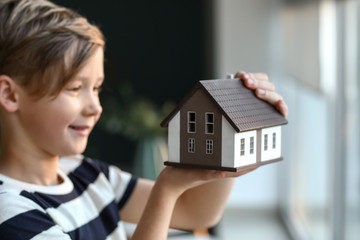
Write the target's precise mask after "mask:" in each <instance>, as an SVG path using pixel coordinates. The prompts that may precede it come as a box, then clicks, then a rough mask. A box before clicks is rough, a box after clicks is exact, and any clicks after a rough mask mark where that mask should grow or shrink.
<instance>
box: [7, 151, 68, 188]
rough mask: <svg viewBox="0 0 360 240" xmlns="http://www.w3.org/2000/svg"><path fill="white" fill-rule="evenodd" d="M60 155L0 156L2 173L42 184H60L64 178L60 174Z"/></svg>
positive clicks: (20, 179) (24, 180)
mask: <svg viewBox="0 0 360 240" xmlns="http://www.w3.org/2000/svg"><path fill="white" fill-rule="evenodd" d="M58 159H59V157H58V156H55V157H53V158H50V159H37V160H35V161H34V160H30V159H25V160H23V159H16V160H15V159H13V158H7V157H6V155H4V154H2V155H1V156H0V173H1V174H4V175H6V176H8V177H10V178H13V179H16V180H19V181H23V182H27V183H31V184H36V185H41V186H53V185H57V184H60V183H61V182H62V179H61V178H60V177H59V175H58Z"/></svg>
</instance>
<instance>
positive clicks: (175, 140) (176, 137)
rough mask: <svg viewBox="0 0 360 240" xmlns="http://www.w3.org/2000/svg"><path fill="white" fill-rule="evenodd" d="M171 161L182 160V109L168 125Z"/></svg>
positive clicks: (177, 161)
mask: <svg viewBox="0 0 360 240" xmlns="http://www.w3.org/2000/svg"><path fill="white" fill-rule="evenodd" d="M168 146H169V161H170V162H176V163H179V162H180V111H179V112H177V113H176V114H175V116H174V117H173V118H172V119H171V120H170V122H169V127H168Z"/></svg>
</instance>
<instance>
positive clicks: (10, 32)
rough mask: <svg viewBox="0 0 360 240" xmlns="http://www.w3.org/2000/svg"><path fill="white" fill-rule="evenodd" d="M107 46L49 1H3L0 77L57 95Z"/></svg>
mask: <svg viewBox="0 0 360 240" xmlns="http://www.w3.org/2000/svg"><path fill="white" fill-rule="evenodd" d="M104 45H105V41H104V37H103V35H102V33H101V31H100V30H99V29H98V28H97V27H96V26H94V25H92V24H90V23H89V22H88V21H87V20H86V19H85V18H84V17H82V16H80V15H79V14H77V13H76V12H74V11H72V10H70V9H67V8H63V7H60V6H57V5H55V4H53V3H51V2H49V1H46V0H0V75H3V74H4V75H8V76H10V77H12V78H13V79H15V81H16V82H17V83H18V84H19V85H21V86H23V87H25V88H26V89H27V90H28V92H29V93H30V94H33V95H35V96H40V97H41V96H45V95H50V96H54V95H57V94H58V93H59V92H60V91H61V90H62V89H63V88H64V87H65V86H66V84H67V83H68V82H69V81H71V80H72V78H73V77H74V76H75V74H76V73H77V72H78V71H79V70H80V69H81V67H82V66H83V65H84V63H85V62H86V60H88V59H89V57H90V56H91V55H92V54H93V53H94V52H95V50H96V49H97V48H98V47H99V46H100V47H104Z"/></svg>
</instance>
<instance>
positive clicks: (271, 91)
mask: <svg viewBox="0 0 360 240" xmlns="http://www.w3.org/2000/svg"><path fill="white" fill-rule="evenodd" d="M235 77H236V78H241V79H242V80H243V81H244V84H245V86H246V87H247V88H249V89H254V90H255V94H256V96H257V97H258V98H260V99H263V100H265V101H267V102H269V103H270V104H272V105H274V106H275V107H276V109H277V110H278V111H279V112H280V113H281V114H282V115H283V116H284V117H287V115H288V112H289V110H288V106H287V105H286V103H285V102H284V100H283V98H282V97H281V96H280V95H279V94H278V93H276V92H275V86H274V84H273V83H272V82H270V81H269V77H268V75H267V74H265V73H247V72H244V71H239V72H237V73H236V74H235Z"/></svg>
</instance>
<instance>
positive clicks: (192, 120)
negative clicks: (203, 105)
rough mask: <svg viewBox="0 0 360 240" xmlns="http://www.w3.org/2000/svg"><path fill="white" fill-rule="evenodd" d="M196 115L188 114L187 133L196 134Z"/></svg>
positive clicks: (193, 113)
mask: <svg viewBox="0 0 360 240" xmlns="http://www.w3.org/2000/svg"><path fill="white" fill-rule="evenodd" d="M195 125H196V113H195V112H188V133H195V132H196V126H195Z"/></svg>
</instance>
